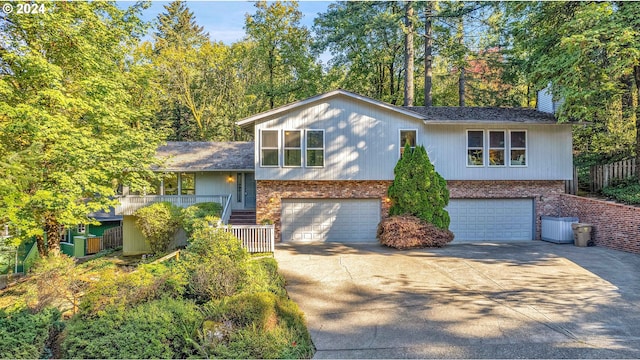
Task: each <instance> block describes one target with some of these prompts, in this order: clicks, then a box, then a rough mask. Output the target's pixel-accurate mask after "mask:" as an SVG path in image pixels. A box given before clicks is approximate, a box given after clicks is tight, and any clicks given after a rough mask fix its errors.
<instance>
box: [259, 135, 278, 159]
mask: <svg viewBox="0 0 640 360" xmlns="http://www.w3.org/2000/svg"><path fill="white" fill-rule="evenodd" d="M260 134H261V135H260V165H261V166H279V165H280V152H279V149H278V131H277V130H262V132H261V133H260Z"/></svg>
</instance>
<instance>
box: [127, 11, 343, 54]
mask: <svg viewBox="0 0 640 360" xmlns="http://www.w3.org/2000/svg"><path fill="white" fill-rule="evenodd" d="M169 3H170V1H152V2H151V7H149V8H148V9H146V10H144V12H143V14H142V15H143V16H142V18H143V19H144V20H147V21H152V20H155V19H156V17H157V16H158V14H160V13H162V12H163V11H164V5H167V4H169ZM186 3H187V7H189V9H190V10H191V11H192V12H193V14H194V16H195V18H196V22H197V24H198V25H200V26H202V27H204V30H205V32H208V33H209V36H210V38H211V39H212V40H214V41H222V42H224V43H225V44H227V45H228V44H231V43H233V42H236V41H239V40H242V38H243V37H244V35H245V32H244V18H245V14H253V13H254V12H255V7H254V6H253V2H250V1H187V2H186ZM330 3H331V2H330V1H300V2H299V3H298V6H299V10H300V11H302V13H303V15H304V17H303V19H302V25H304V26H306V27H308V28H309V29H310V28H311V26H312V25H313V19H314V18H315V17H316V15H317V14H318V13H321V12H325V11H326V10H327V7H328V6H329V4H330ZM131 4H133V2H127V1H118V5H119V6H121V7H126V6H129V5H131Z"/></svg>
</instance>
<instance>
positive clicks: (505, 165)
mask: <svg viewBox="0 0 640 360" xmlns="http://www.w3.org/2000/svg"><path fill="white" fill-rule="evenodd" d="M492 132H501V133H502V134H504V146H503V147H501V148H500V147H491V133H492ZM507 136H509V133H508V132H507V130H504V129H488V130H487V166H488V167H491V168H503V167H507V163H508V162H509V163H510V162H511V157H510V156H509V157H508V158H507V155H511V153H510V152H507V140H508V139H507ZM510 139H511V138H509V141H510ZM493 149H496V150H500V149H502V150H503V151H504V164H503V165H491V150H493ZM507 160H509V161H507Z"/></svg>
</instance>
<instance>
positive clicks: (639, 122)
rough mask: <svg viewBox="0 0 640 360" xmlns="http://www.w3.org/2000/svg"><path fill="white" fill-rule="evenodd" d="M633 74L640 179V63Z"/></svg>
mask: <svg viewBox="0 0 640 360" xmlns="http://www.w3.org/2000/svg"><path fill="white" fill-rule="evenodd" d="M633 75H634V77H635V79H634V80H635V83H636V96H637V97H638V103H636V177H637V178H638V179H640V64H638V65H636V66H634V67H633Z"/></svg>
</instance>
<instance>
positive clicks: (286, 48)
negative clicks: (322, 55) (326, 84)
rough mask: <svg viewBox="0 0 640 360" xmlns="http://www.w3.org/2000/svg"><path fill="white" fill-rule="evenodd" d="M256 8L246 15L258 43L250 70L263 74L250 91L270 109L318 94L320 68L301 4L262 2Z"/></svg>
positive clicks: (249, 30)
mask: <svg viewBox="0 0 640 360" xmlns="http://www.w3.org/2000/svg"><path fill="white" fill-rule="evenodd" d="M255 7H256V12H255V13H254V14H252V15H247V16H246V19H245V30H246V32H247V40H248V41H249V42H251V43H254V44H255V45H254V46H253V47H252V48H251V50H252V51H251V52H250V55H251V59H252V60H253V63H252V65H253V68H252V69H251V71H254V72H258V73H262V74H264V75H263V78H262V79H260V81H259V82H258V83H256V84H254V85H253V86H252V89H251V90H250V91H251V93H252V94H254V95H255V96H256V98H257V100H258V101H265V102H266V106H265V108H268V109H273V108H274V107H276V106H280V105H283V104H286V103H289V102H291V101H294V100H298V99H302V98H306V97H309V96H312V95H315V94H317V92H318V86H319V83H320V77H321V69H320V66H319V65H318V64H317V63H316V61H315V56H314V55H313V54H312V51H311V41H310V39H311V36H310V34H309V30H308V29H307V28H306V27H304V26H302V25H300V20H301V19H302V13H301V12H300V11H299V10H298V4H297V3H296V2H280V1H276V2H273V3H271V4H267V3H266V2H265V1H259V2H256V3H255ZM262 110H264V109H262Z"/></svg>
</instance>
